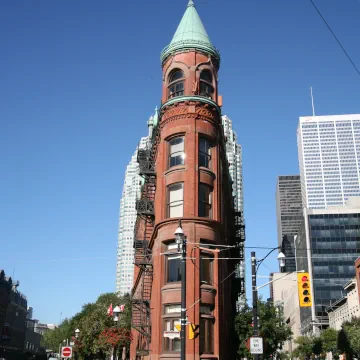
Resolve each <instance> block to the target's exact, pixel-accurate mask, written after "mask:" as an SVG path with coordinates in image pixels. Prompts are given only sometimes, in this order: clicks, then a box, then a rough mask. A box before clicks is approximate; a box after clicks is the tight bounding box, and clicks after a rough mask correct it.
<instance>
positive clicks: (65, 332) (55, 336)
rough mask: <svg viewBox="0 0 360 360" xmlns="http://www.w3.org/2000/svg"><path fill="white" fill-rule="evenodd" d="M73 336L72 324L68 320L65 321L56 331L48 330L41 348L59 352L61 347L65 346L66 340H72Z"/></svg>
mask: <svg viewBox="0 0 360 360" xmlns="http://www.w3.org/2000/svg"><path fill="white" fill-rule="evenodd" d="M71 336H72V327H71V322H70V320H68V319H65V320H63V322H62V323H61V324H60V325H59V327H57V328H55V329H54V330H48V331H47V332H46V333H45V334H44V336H43V338H42V340H41V341H42V343H41V346H43V347H45V348H47V349H48V350H53V351H54V352H58V351H59V348H60V345H62V344H63V341H64V340H66V339H69V340H70V339H71Z"/></svg>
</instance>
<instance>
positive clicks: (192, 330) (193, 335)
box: [189, 323, 199, 340]
mask: <svg viewBox="0 0 360 360" xmlns="http://www.w3.org/2000/svg"><path fill="white" fill-rule="evenodd" d="M198 328H199V325H195V324H192V323H189V339H190V340H194V339H195V338H196V337H197V336H198V335H199V334H198V333H197V332H196V330H197V329H198Z"/></svg>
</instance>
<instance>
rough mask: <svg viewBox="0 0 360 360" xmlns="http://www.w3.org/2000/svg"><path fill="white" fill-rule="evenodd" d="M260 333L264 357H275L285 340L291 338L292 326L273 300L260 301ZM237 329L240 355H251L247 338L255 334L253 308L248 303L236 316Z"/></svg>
mask: <svg viewBox="0 0 360 360" xmlns="http://www.w3.org/2000/svg"><path fill="white" fill-rule="evenodd" d="M258 314H259V323H260V326H259V334H260V336H261V337H262V338H263V342H264V355H263V357H264V359H269V358H270V357H271V356H272V357H274V355H275V354H276V352H277V350H278V349H281V348H282V346H283V344H284V342H285V341H286V340H288V339H290V337H291V335H292V332H291V329H290V327H289V326H288V325H287V324H285V323H284V321H283V315H282V310H281V308H279V307H276V306H274V305H273V304H272V303H271V302H264V301H259V303H258ZM235 331H236V333H237V334H238V337H239V342H240V346H239V350H238V354H239V355H240V357H242V358H243V357H249V356H250V355H249V352H248V350H247V348H246V340H247V339H248V338H250V337H251V336H253V332H254V329H253V327H252V309H251V308H250V307H249V306H248V305H246V306H245V307H244V308H243V309H242V310H241V311H240V312H239V313H238V314H237V316H236V318H235Z"/></svg>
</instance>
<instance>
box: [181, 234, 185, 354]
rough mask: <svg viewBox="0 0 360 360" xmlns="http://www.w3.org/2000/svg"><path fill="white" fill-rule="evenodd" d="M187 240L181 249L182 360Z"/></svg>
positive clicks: (183, 351) (183, 242)
mask: <svg viewBox="0 0 360 360" xmlns="http://www.w3.org/2000/svg"><path fill="white" fill-rule="evenodd" d="M185 330H186V238H185V236H184V237H183V241H182V249H181V331H180V338H181V360H185V351H186V332H185Z"/></svg>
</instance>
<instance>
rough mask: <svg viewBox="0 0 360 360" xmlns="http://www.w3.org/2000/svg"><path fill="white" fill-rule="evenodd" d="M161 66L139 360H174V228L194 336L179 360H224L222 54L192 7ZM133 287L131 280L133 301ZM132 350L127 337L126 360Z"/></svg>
mask: <svg viewBox="0 0 360 360" xmlns="http://www.w3.org/2000/svg"><path fill="white" fill-rule="evenodd" d="M161 65H162V101H161V108H160V110H159V120H158V121H159V122H158V128H157V129H156V130H154V132H156V134H155V137H156V136H157V138H156V139H155V140H154V142H155V145H153V146H155V148H156V150H155V151H154V161H155V169H156V181H155V183H156V186H155V188H156V190H155V195H154V201H153V204H154V221H153V223H154V226H153V228H152V233H151V236H150V239H149V249H150V251H151V254H152V256H151V257H152V269H153V275H152V286H151V300H150V301H149V303H150V305H149V309H150V311H149V312H150V315H149V317H150V319H149V320H150V321H149V324H150V325H149V327H150V328H151V330H149V334H150V340H149V353H148V355H147V357H144V358H147V359H154V360H155V359H180V338H179V337H175V338H171V334H170V337H168V334H169V332H172V331H177V328H178V325H180V310H181V306H180V304H181V291H182V288H181V268H180V256H179V253H178V247H177V245H176V243H175V237H174V232H175V230H176V228H177V226H178V222H179V220H181V224H182V228H183V230H184V233H185V235H186V237H187V265H186V279H187V281H186V309H187V311H186V314H187V320H188V323H189V325H188V327H190V326H191V325H190V324H192V329H193V330H194V334H192V335H191V336H190V337H191V338H189V337H188V333H189V332H191V331H190V330H189V329H187V331H186V359H188V360H195V359H196V360H198V359H230V358H231V344H230V339H231V333H230V326H231V317H232V316H233V315H234V313H233V311H235V299H236V297H234V296H233V295H232V288H231V286H232V285H231V281H233V279H232V280H230V279H226V277H227V276H228V275H229V274H230V273H231V272H232V271H233V270H234V268H235V267H234V266H235V264H234V263H232V262H231V261H224V260H222V259H220V260H218V258H219V250H218V247H219V245H232V244H234V243H235V235H234V221H233V212H232V209H233V206H232V191H231V182H230V177H229V172H228V162H227V160H226V151H225V138H224V134H223V129H222V125H221V105H222V104H221V97H220V96H219V94H218V71H219V66H220V54H219V52H218V50H217V49H216V48H215V47H214V46H213V45H212V43H211V41H210V39H209V36H208V34H207V32H206V30H205V28H204V26H203V24H202V21H201V19H200V17H199V15H198V12H197V10H196V8H195V5H194V2H193V1H192V0H190V1H189V3H188V5H187V8H186V11H185V13H184V15H183V17H182V19H181V22H180V24H179V26H178V28H177V30H176V32H175V35H174V36H173V38H172V40H171V42H170V44H169V45H168V46H166V47H165V48H164V50H163V51H162V53H161ZM221 254H222V253H221ZM228 255H230V251H228V252H227V256H228ZM135 275H138V278H139V276H141V274H140V275H139V273H138V272H136V273H135ZM139 284H140V282H139V280H136V278H135V283H134V291H135V292H136V286H139ZM139 341H140V340H139V338H136V335H135V338H134V341H133V343H132V354H131V355H132V356H131V358H132V359H135V358H136V356H135V355H136V347H137V343H139ZM138 354H139V353H138ZM139 358H141V357H139Z"/></svg>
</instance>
